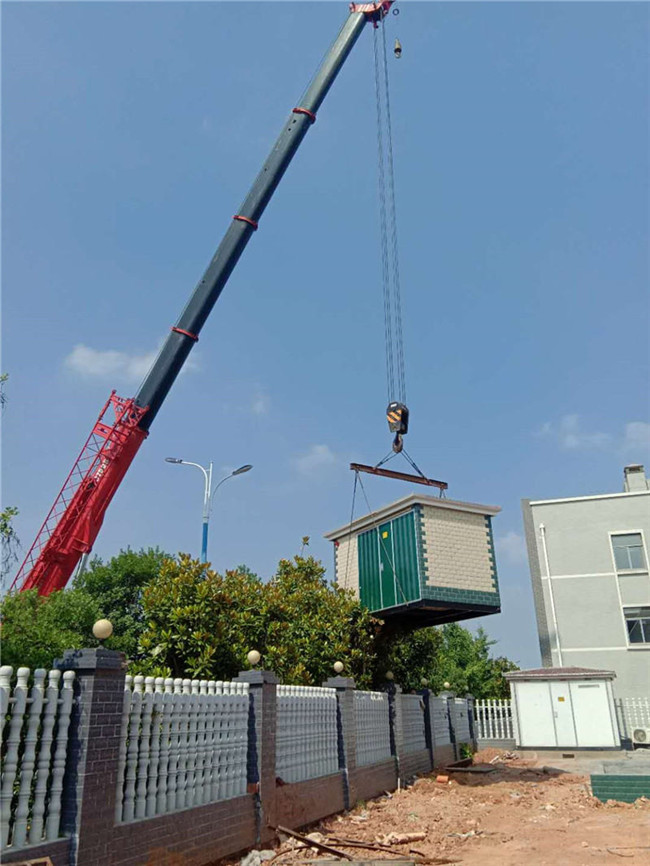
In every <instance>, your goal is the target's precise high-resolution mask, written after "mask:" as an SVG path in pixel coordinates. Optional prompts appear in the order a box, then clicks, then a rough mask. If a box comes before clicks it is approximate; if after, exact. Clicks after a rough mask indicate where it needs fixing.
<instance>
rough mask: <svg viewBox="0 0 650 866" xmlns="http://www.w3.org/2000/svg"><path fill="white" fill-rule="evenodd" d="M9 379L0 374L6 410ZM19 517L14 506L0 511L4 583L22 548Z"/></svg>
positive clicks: (2, 403) (0, 572)
mask: <svg viewBox="0 0 650 866" xmlns="http://www.w3.org/2000/svg"><path fill="white" fill-rule="evenodd" d="M8 379H9V373H2V374H0V408H1V409H4V407H5V406H6V404H7V395H6V393H5V385H6V384H7V380H8ZM17 516H18V509H17V508H15V507H14V506H13V505H9V506H7V507H6V508H3V509H2V510H1V511H0V547H2V556H1V557H0V575H1V576H2V579H3V582H4V577H5V575H6V574H7V572H8V571H9V569H10V568H11V566H12V565H13V564H14V562H16V560H17V559H18V548H19V547H20V539H19V538H18V536H17V534H16V530H15V528H14V525H13V519H14V517H17Z"/></svg>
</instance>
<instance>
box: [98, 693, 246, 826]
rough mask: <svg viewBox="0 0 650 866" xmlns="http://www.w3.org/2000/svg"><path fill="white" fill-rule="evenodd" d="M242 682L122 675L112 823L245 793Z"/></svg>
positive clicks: (244, 705)
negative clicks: (123, 676) (123, 679)
mask: <svg viewBox="0 0 650 866" xmlns="http://www.w3.org/2000/svg"><path fill="white" fill-rule="evenodd" d="M247 751H248V684H247V683H223V682H215V681H212V680H210V681H209V680H189V679H185V680H182V679H176V680H173V679H166V680H163V679H162V677H159V678H157V679H155V680H154V678H153V677H146V679H145V677H142V676H137V677H135V678H133V677H129V676H127V677H126V681H125V689H124V704H123V709H122V728H121V733H120V754H119V762H118V774H117V779H118V781H117V788H118V790H117V799H116V806H115V819H116V821H133V820H134V819H137V818H145V817H147V818H151V817H153V816H154V815H163V814H167V813H169V812H174V811H178V810H179V809H187V808H189V807H191V806H198V805H202V804H203V803H215V802H217V801H218V800H227V799H229V798H230V797H237V796H241V795H242V794H245V793H246V781H247Z"/></svg>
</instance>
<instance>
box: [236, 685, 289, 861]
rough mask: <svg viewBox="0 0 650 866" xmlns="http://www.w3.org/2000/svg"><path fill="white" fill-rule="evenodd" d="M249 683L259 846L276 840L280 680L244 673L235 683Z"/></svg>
mask: <svg viewBox="0 0 650 866" xmlns="http://www.w3.org/2000/svg"><path fill="white" fill-rule="evenodd" d="M235 681H236V682H244V683H248V690H249V691H248V694H249V701H250V709H249V715H248V790H249V791H250V792H252V793H254V794H255V811H256V818H257V844H258V845H259V844H261V843H264V842H268V841H270V840H271V839H272V838H273V837H274V835H275V834H274V833H273V831H272V830H271V829H270V828H271V827H275V824H276V808H275V806H276V802H275V777H276V773H275V732H276V724H277V685H278V678H277V677H276V675H275V674H274V673H273V672H272V671H258V670H252V671H242V672H241V673H240V674H239V676H238V677H237V678H236V680H235Z"/></svg>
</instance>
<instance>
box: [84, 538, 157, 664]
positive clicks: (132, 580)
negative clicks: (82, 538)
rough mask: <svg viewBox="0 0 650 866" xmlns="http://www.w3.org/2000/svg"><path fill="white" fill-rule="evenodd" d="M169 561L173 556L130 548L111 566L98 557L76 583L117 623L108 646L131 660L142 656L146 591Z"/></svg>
mask: <svg viewBox="0 0 650 866" xmlns="http://www.w3.org/2000/svg"><path fill="white" fill-rule="evenodd" d="M168 558H169V554H167V553H164V552H163V551H162V550H159V549H158V548H149V549H148V550H144V549H143V550H139V551H134V550H131V548H130V547H129V548H127V549H126V550H121V551H120V552H119V554H118V555H117V556H114V557H112V559H110V560H109V561H108V562H103V561H102V560H101V559H100V558H99V557H95V558H94V559H93V560H92V561H91V563H90V565H89V567H88V569H87V570H86V571H84V572H83V573H82V574H81V575H80V576H79V577H77V578H76V579H75V581H74V583H73V586H74V588H75V589H76V590H78V591H80V592H84V593H86V594H87V595H88V596H89V597H90V598H92V599H93V600H94V601H95V602H96V604H97V606H98V609H99V611H100V613H101V615H102V616H103V617H106V619H110V621H111V622H112V623H113V637H111V638H110V639H109V640H108V641H106V646H107V647H109V648H110V649H115V650H120V651H121V652H124V653H126V656H127V658H128V659H138V658H139V656H140V650H139V642H140V636H141V634H142V632H143V631H144V629H145V626H146V622H145V617H144V611H143V608H142V592H143V589H144V587H145V586H146V585H147V584H148V583H150V582H151V581H152V580H154V579H155V578H156V577H157V576H158V574H159V573H160V569H161V568H162V566H163V563H164V562H165V560H166V559H168Z"/></svg>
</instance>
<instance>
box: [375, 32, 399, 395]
mask: <svg viewBox="0 0 650 866" xmlns="http://www.w3.org/2000/svg"><path fill="white" fill-rule="evenodd" d="M380 33H381V36H380V35H379V34H380ZM373 35H374V39H373V49H374V51H373V53H374V61H375V97H376V109H377V164H378V189H379V230H380V247H381V270H382V287H383V299H384V341H385V349H386V384H387V391H388V402H389V403H390V402H391V401H395V400H396V401H399V402H400V403H406V375H405V366H404V339H403V334H402V292H401V284H400V273H399V255H398V244H397V212H396V207H395V172H394V158H393V129H392V118H391V110H390V94H389V88H388V51H387V48H386V25H385V24H383V25H382V26H381V27H377V28H376V29H375V30H374V31H373ZM380 39H381V44H380Z"/></svg>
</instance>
